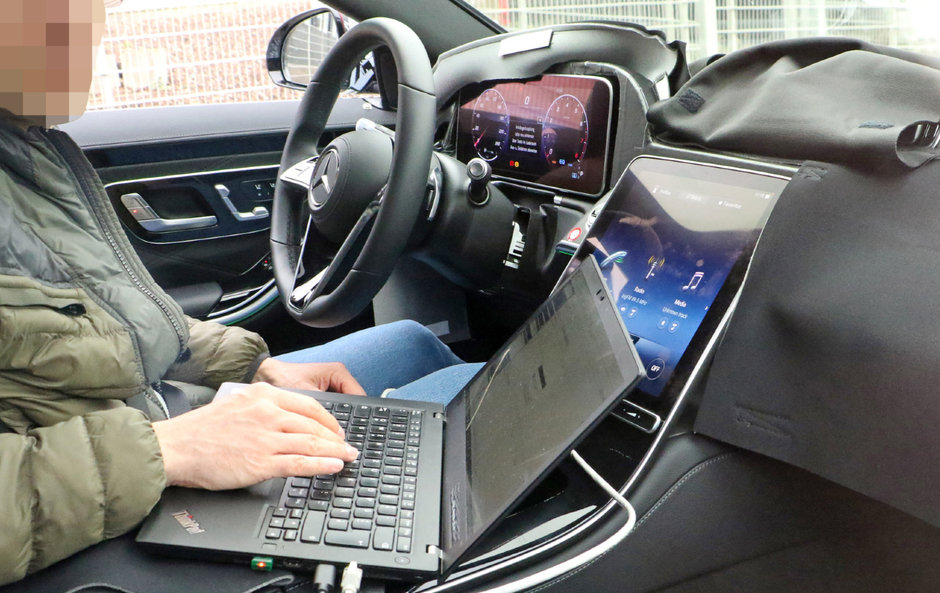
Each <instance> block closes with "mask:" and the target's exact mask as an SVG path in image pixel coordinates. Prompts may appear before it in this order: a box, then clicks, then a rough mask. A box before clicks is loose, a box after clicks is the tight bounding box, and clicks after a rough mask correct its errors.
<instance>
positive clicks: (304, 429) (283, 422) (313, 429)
mask: <svg viewBox="0 0 940 593" xmlns="http://www.w3.org/2000/svg"><path fill="white" fill-rule="evenodd" d="M271 428H275V429H277V430H278V431H280V432H286V433H295V434H307V435H312V436H315V437H319V438H322V439H325V440H329V441H333V442H336V443H342V442H344V439H343V436H342V435H341V434H339V433H335V432H333V431H332V430H330V429H329V428H327V427H326V426H323V424H321V423H320V422H319V421H317V420H314V419H313V418H310V417H308V416H303V415H301V414H297V413H294V412H288V411H285V410H281V412H280V414H279V415H278V417H277V420H276V422H275V423H272V424H271Z"/></svg>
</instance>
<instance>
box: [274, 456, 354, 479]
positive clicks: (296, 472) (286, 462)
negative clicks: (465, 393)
mask: <svg viewBox="0 0 940 593" xmlns="http://www.w3.org/2000/svg"><path fill="white" fill-rule="evenodd" d="M274 467H275V471H277V474H278V475H277V477H280V478H287V477H290V476H322V475H324V474H335V473H337V472H339V471H342V469H343V460H342V459H334V458H332V457H307V456H305V455H278V456H277V457H276V458H275V462H274Z"/></svg>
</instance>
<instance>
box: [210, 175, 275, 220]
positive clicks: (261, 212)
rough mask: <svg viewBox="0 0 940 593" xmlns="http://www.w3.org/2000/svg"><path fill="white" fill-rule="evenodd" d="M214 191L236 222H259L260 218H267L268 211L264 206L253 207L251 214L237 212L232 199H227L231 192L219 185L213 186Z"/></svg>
mask: <svg viewBox="0 0 940 593" xmlns="http://www.w3.org/2000/svg"><path fill="white" fill-rule="evenodd" d="M215 191H217V192H219V197H220V198H222V201H223V202H225V207H226V208H228V211H229V212H231V213H232V216H234V217H235V219H236V220H240V221H243V222H248V221H250V220H261V219H262V218H267V217H268V209H267V208H265V207H264V206H255V207H254V208H252V209H251V212H239V210H238V208H236V207H235V204H234V203H232V199H231V198H230V197H229V196H231V194H232V192H231V191H229V189H228V188H227V187H225V186H224V185H222V184H221V183H217V184H216V185H215Z"/></svg>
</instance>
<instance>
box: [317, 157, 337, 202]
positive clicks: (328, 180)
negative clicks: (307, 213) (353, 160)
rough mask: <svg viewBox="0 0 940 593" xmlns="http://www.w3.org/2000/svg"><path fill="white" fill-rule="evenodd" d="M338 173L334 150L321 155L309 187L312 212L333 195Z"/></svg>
mask: <svg viewBox="0 0 940 593" xmlns="http://www.w3.org/2000/svg"><path fill="white" fill-rule="evenodd" d="M338 173H339V155H338V154H336V151H335V150H328V151H327V152H325V153H323V156H321V157H320V160H319V162H318V163H317V168H316V170H315V171H314V173H313V183H312V184H311V185H310V207H311V208H312V209H314V210H316V209H318V208H322V207H323V205H324V204H326V202H327V200H329V199H330V194H332V193H333V188H334V187H335V185H334V184H335V183H336V179H337V174H338Z"/></svg>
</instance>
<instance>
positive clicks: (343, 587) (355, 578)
mask: <svg viewBox="0 0 940 593" xmlns="http://www.w3.org/2000/svg"><path fill="white" fill-rule="evenodd" d="M361 585H362V569H361V568H359V565H358V564H356V563H355V562H350V563H349V564H347V565H346V569H345V570H343V578H342V579H341V580H340V582H339V589H340V591H341V592H342V593H359V587H360V586H361Z"/></svg>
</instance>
